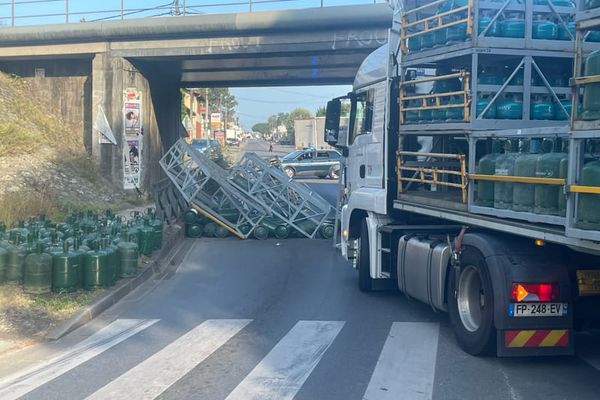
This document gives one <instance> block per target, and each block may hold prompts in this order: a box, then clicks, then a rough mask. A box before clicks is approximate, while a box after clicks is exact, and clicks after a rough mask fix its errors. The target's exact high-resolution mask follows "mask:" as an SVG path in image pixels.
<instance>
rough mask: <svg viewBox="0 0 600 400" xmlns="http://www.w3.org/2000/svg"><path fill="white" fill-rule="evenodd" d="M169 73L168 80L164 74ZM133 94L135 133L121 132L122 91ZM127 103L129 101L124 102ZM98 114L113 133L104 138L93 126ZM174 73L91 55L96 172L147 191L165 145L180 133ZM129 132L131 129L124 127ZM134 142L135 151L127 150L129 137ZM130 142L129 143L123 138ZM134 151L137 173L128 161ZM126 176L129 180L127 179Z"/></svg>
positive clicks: (158, 172) (156, 174)
mask: <svg viewBox="0 0 600 400" xmlns="http://www.w3.org/2000/svg"><path fill="white" fill-rule="evenodd" d="M170 78H173V79H170ZM133 92H135V93H138V95H139V97H138V98H137V99H135V101H136V102H138V104H139V115H138V116H137V118H139V121H141V123H140V128H141V129H140V130H139V136H137V137H135V136H133V137H132V136H130V135H128V136H126V135H125V128H126V127H125V112H124V106H125V103H126V100H125V93H129V94H130V93H133ZM127 102H129V101H127ZM102 113H103V114H104V115H105V116H106V120H107V121H108V124H109V126H110V128H111V130H112V132H113V134H114V137H115V139H116V142H117V143H116V144H112V143H109V142H108V141H107V140H106V139H105V138H104V136H103V135H102V133H101V132H100V131H99V130H98V129H97V128H98V126H97V124H98V121H100V120H101V119H102ZM180 113H181V94H180V91H179V76H173V77H171V76H169V73H168V71H161V70H156V71H155V70H154V69H152V68H150V67H148V66H147V65H143V64H142V65H136V64H135V63H132V62H130V61H129V60H127V59H125V58H122V57H113V56H110V54H107V53H99V54H96V55H95V56H94V59H93V60H92V121H93V122H94V124H96V126H95V127H94V129H93V133H92V146H91V153H92V156H93V158H94V159H95V160H96V161H97V163H98V164H99V166H100V172H101V174H102V175H103V176H104V177H105V178H107V179H109V180H111V181H112V182H114V183H115V184H117V185H118V186H121V187H124V188H125V189H132V190H138V191H140V192H146V193H148V192H150V191H151V185H152V184H153V183H155V182H156V181H158V180H159V179H160V177H161V175H162V171H161V169H160V167H159V165H158V160H159V159H160V157H162V154H163V153H164V151H165V149H167V148H168V147H169V146H170V145H171V144H172V143H174V142H175V141H176V140H177V139H178V138H179V137H180V135H181V134H182V125H181V116H180ZM129 133H131V131H129ZM132 140H133V143H139V148H138V149H137V150H138V151H139V153H137V155H136V154H132V153H131V142H132ZM128 142H130V143H128ZM136 156H137V167H139V171H140V172H139V175H138V174H136V173H135V171H134V169H135V168H136V167H135V165H134V164H132V163H131V162H130V161H131V159H133V158H135V157H136ZM132 175H137V177H135V176H134V177H133V179H134V183H133V184H132V180H131V179H132Z"/></svg>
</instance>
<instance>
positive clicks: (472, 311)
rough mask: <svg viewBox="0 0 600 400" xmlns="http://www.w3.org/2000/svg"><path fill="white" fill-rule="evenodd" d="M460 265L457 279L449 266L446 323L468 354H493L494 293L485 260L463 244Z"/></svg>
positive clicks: (494, 340) (494, 333) (494, 338)
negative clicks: (447, 317)
mask: <svg viewBox="0 0 600 400" xmlns="http://www.w3.org/2000/svg"><path fill="white" fill-rule="evenodd" d="M461 264H462V268H461V271H460V274H459V277H458V282H456V278H455V274H454V271H453V270H452V269H450V279H449V288H450V290H449V291H448V296H449V299H448V308H449V310H448V311H449V314H450V324H451V325H452V329H453V331H454V334H455V336H456V340H457V342H458V344H459V345H460V347H461V348H462V349H463V350H464V351H466V352H467V353H469V354H472V355H490V354H493V352H494V350H495V344H496V328H495V327H494V295H493V290H492V283H491V280H490V274H489V271H488V268H487V265H486V263H485V259H484V258H483V256H482V255H481V253H479V251H477V250H475V249H474V248H471V247H466V248H465V249H464V250H463V252H462V256H461Z"/></svg>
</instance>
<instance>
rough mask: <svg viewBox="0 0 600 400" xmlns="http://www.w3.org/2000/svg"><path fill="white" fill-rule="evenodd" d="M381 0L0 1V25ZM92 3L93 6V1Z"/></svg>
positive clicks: (363, 2)
mask: <svg viewBox="0 0 600 400" xmlns="http://www.w3.org/2000/svg"><path fill="white" fill-rule="evenodd" d="M385 2H387V0H238V1H236V0H209V1H200V0H172V1H169V0H145V1H143V0H105V1H103V2H102V4H104V7H103V8H92V7H90V3H91V2H90V1H88V0H0V28H1V27H14V26H20V25H41V24H58V23H83V22H93V21H106V20H115V19H128V18H152V17H160V16H175V17H177V16H186V15H198V14H214V13H223V12H241V11H247V12H253V11H264V10H282V9H300V8H308V7H321V8H322V7H329V6H340V5H357V4H376V3H385ZM93 6H94V7H97V3H96V4H94V5H93Z"/></svg>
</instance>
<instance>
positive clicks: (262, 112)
mask: <svg viewBox="0 0 600 400" xmlns="http://www.w3.org/2000/svg"><path fill="white" fill-rule="evenodd" d="M244 1H245V0H186V1H185V3H186V6H187V8H186V9H187V12H188V13H190V14H193V13H196V14H204V13H207V14H214V13H227V12H239V11H248V5H247V4H240V3H243V2H244ZM254 1H255V2H254V3H253V6H252V9H253V10H254V11H260V10H276V9H298V8H307V7H319V6H320V4H321V1H322V2H323V4H324V6H334V5H352V4H366V3H373V1H374V0H285V1H281V2H270V1H267V2H264V3H262V4H261V3H260V1H262V0H258V1H259V3H258V4H257V3H256V1H257V0H254ZM383 1H384V0H376V2H383ZM19 3H21V4H19ZM172 3H173V0H123V4H124V8H125V9H126V11H125V17H126V18H142V17H152V16H161V15H169V14H170V13H171V12H172V11H173V7H172ZM179 3H180V4H183V3H184V1H183V0H179ZM232 3H235V4H234V5H228V4H232ZM65 4H66V0H46V2H40V1H39V0H36V1H33V0H15V15H16V16H17V18H16V19H15V25H17V26H22V25H38V24H56V23H64V22H65V19H66V18H65V16H64V15H55V16H47V15H48V14H64V12H65ZM68 4H69V13H70V16H69V22H71V23H78V22H79V21H80V20H81V19H85V20H86V21H93V20H99V19H100V20H104V19H108V20H110V19H115V18H119V17H120V11H119V9H120V6H121V0H68ZM207 5H210V6H207ZM140 9H150V10H146V11H143V12H139V10H140ZM98 11H101V12H98ZM10 15H11V12H10V0H0V27H2V26H10V25H11V18H10ZM350 89H351V87H350V86H310V87H298V86H294V87H278V88H236V89H232V90H231V92H232V93H233V94H234V95H235V96H236V98H237V100H238V103H239V106H238V109H237V111H238V116H239V118H240V122H241V124H242V126H243V127H244V128H245V129H250V128H251V127H252V125H254V124H256V123H258V122H264V121H265V120H266V119H267V118H268V117H269V116H270V115H272V114H277V113H279V112H289V111H291V110H292V109H294V108H296V107H303V108H306V109H308V110H309V111H311V112H312V113H314V112H315V111H316V110H317V108H318V107H320V106H325V105H326V103H327V101H328V100H330V99H332V98H334V97H337V96H341V95H344V94H346V93H348V92H349V91H350Z"/></svg>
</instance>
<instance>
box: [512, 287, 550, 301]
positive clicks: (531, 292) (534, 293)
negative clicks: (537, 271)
mask: <svg viewBox="0 0 600 400" xmlns="http://www.w3.org/2000/svg"><path fill="white" fill-rule="evenodd" d="M558 297H559V286H558V283H513V285H512V299H513V300H514V301H517V302H520V301H555V300H558Z"/></svg>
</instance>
